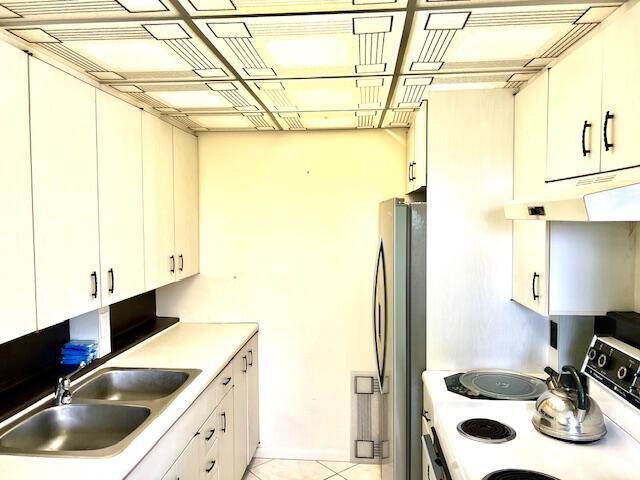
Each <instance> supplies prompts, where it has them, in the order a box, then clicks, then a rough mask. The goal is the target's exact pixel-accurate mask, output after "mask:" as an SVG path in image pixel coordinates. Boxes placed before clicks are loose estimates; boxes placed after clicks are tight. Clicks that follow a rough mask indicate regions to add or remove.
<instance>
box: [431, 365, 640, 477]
mask: <svg viewBox="0 0 640 480" xmlns="http://www.w3.org/2000/svg"><path fill="white" fill-rule="evenodd" d="M453 373H457V372H425V373H424V374H423V376H422V378H423V382H424V384H425V386H426V390H427V392H428V394H427V395H428V398H429V401H430V402H431V405H432V407H431V408H432V411H431V412H430V413H431V418H432V420H433V427H434V429H435V430H436V433H437V435H438V438H439V440H440V444H441V446H442V450H443V452H444V455H445V459H446V461H447V464H448V466H449V471H450V473H451V476H452V477H453V479H454V480H481V479H482V478H483V477H484V476H485V475H487V474H489V473H491V472H493V471H496V470H501V469H505V468H519V469H525V470H534V471H537V472H542V473H546V474H547V475H552V476H555V477H557V478H559V479H560V480H603V479H607V480H637V479H638V472H640V458H639V456H638V448H639V446H640V444H639V443H638V442H637V441H636V440H634V439H633V438H632V437H631V436H630V435H629V434H627V433H626V432H625V431H624V430H623V429H622V428H620V427H619V426H618V425H616V424H615V423H613V422H612V421H610V420H609V419H608V418H606V417H605V422H606V425H607V435H606V436H605V437H604V438H603V439H602V440H600V441H598V442H595V443H590V444H582V445H579V444H573V443H568V442H563V441H560V440H556V439H553V438H550V437H547V436H545V435H543V434H541V433H539V432H537V431H536V430H535V429H534V428H533V425H532V423H531V418H532V416H533V414H534V411H535V402H518V401H505V400H500V401H495V400H472V399H468V398H466V397H463V396H461V395H457V394H455V393H452V392H449V391H448V390H447V389H446V386H445V383H444V378H445V377H447V376H449V375H452V374H453ZM469 418H490V419H493V420H497V421H499V422H502V423H505V424H507V425H509V426H510V427H512V428H513V429H514V430H515V431H516V438H515V439H513V440H512V441H510V442H506V443H502V444H488V443H482V442H477V441H475V440H471V439H468V438H466V437H463V436H462V435H461V434H459V433H458V431H457V425H458V424H459V423H460V422H462V421H464V420H467V419H469Z"/></svg>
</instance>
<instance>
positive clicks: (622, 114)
mask: <svg viewBox="0 0 640 480" xmlns="http://www.w3.org/2000/svg"><path fill="white" fill-rule="evenodd" d="M639 31H640V5H636V6H635V7H633V8H632V9H631V10H629V11H628V12H626V13H625V14H624V15H622V16H620V17H619V18H618V20H617V21H616V22H615V23H613V24H611V25H610V26H609V27H608V28H607V29H605V30H604V32H603V34H602V42H603V47H602V48H603V55H602V65H603V75H602V119H603V121H604V120H605V119H606V116H607V113H609V116H608V117H609V118H608V119H606V121H607V128H606V137H607V138H606V139H605V138H603V139H602V171H610V170H616V169H619V168H627V167H632V166H637V165H640V155H638V152H639V151H640V139H639V137H638V126H639V125H640V92H639V91H638V80H640V37H639V35H638V32H639ZM603 131H604V130H603ZM605 140H606V142H607V145H605Z"/></svg>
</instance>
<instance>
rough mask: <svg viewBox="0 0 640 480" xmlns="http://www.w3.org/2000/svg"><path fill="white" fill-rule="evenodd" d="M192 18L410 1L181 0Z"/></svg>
mask: <svg viewBox="0 0 640 480" xmlns="http://www.w3.org/2000/svg"><path fill="white" fill-rule="evenodd" d="M179 1H180V3H181V4H182V6H183V7H184V8H185V10H187V12H189V14H190V15H191V16H193V17H198V16H210V15H215V16H220V15H255V14H277V13H307V12H343V11H349V10H366V9H375V10H384V9H402V8H406V6H407V0H179Z"/></svg>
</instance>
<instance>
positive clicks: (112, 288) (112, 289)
mask: <svg viewBox="0 0 640 480" xmlns="http://www.w3.org/2000/svg"><path fill="white" fill-rule="evenodd" d="M107 273H108V274H109V277H111V286H110V287H109V293H113V291H114V290H115V289H116V276H115V275H114V273H113V268H110V269H109V271H108V272H107Z"/></svg>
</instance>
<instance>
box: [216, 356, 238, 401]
mask: <svg viewBox="0 0 640 480" xmlns="http://www.w3.org/2000/svg"><path fill="white" fill-rule="evenodd" d="M214 382H215V384H216V390H217V391H218V402H220V401H221V400H222V399H223V398H224V396H225V395H226V394H227V393H229V390H231V387H233V362H230V363H229V365H227V366H226V367H224V370H222V372H220V375H218V376H217V377H216V379H215V380H214Z"/></svg>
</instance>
